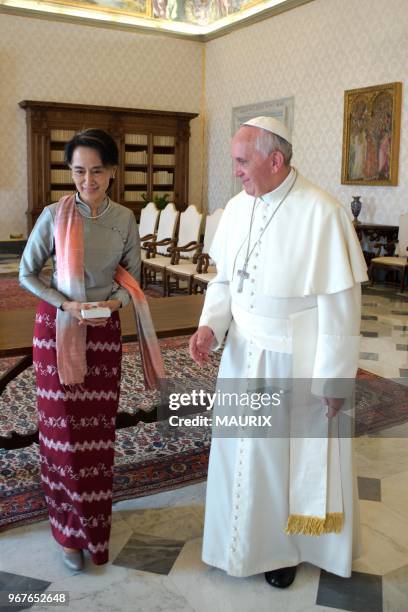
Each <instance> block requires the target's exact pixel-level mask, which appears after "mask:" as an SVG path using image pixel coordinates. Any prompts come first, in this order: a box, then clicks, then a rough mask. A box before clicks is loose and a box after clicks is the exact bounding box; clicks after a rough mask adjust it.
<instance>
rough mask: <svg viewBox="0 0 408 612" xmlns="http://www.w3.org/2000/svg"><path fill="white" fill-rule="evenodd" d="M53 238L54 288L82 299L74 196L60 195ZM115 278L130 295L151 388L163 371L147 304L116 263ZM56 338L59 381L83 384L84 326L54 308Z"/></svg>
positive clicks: (80, 232)
mask: <svg viewBox="0 0 408 612" xmlns="http://www.w3.org/2000/svg"><path fill="white" fill-rule="evenodd" d="M54 238H55V252H56V258H57V276H58V281H57V283H58V287H57V288H58V290H59V291H61V293H63V294H64V295H66V296H67V297H68V298H69V299H71V300H75V301H78V302H85V301H86V294H85V282H84V228H83V221H82V217H81V215H80V214H79V212H78V211H77V208H76V206H75V195H69V196H64V197H63V198H61V200H60V201H59V202H58V205H57V212H56V216H55V229H54ZM115 280H116V281H117V282H118V283H119V285H121V286H122V287H124V288H125V289H126V290H127V291H128V292H129V293H130V295H131V297H132V301H133V306H134V309H135V317H136V324H137V332H138V338H139V345H140V355H141V358H142V365H143V374H144V378H145V384H146V387H147V388H149V389H153V388H155V387H158V386H159V381H160V380H162V379H164V377H165V373H164V366H163V360H162V357H161V354H160V349H159V344H158V342H157V338H156V333H155V331H154V327H153V323H152V319H151V316H150V311H149V306H148V304H147V301H146V298H145V296H144V293H143V291H142V290H141V288H140V286H139V283H138V282H137V281H136V280H135V279H134V278H133V277H132V276H131V275H130V274H129V272H127V271H126V270H125V269H124V268H122V266H118V268H117V270H116V273H115ZM56 340H57V367H58V375H59V379H60V382H61V384H63V385H75V384H81V383H83V382H84V378H85V375H86V372H87V364H86V325H78V320H77V319H75V318H74V317H72V316H71V315H70V314H69V313H68V312H64V311H63V310H61V309H58V310H57V329H56Z"/></svg>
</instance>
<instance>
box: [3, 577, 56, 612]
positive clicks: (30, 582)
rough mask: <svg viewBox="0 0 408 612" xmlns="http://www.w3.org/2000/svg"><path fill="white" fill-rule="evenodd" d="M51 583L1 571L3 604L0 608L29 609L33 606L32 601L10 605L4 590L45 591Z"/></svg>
mask: <svg viewBox="0 0 408 612" xmlns="http://www.w3.org/2000/svg"><path fill="white" fill-rule="evenodd" d="M50 584H51V582H48V581H46V580H38V578H32V577H29V576H22V575H21V574H13V573H11V572H3V571H0V591H1V593H2V600H1V604H2V605H0V610H4V612H9V610H10V611H12V610H28V609H29V608H32V607H33V604H30V603H27V604H26V603H24V604H22V605H19V606H16V605H11V604H10V605H8V604H7V603H6V595H3V593H4V592H6V593H8V592H20V593H33V592H37V593H43V592H44V591H45V590H46V589H47V588H48V587H49V586H50ZM3 598H4V599H3Z"/></svg>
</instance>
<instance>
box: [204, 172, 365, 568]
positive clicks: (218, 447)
mask: <svg viewBox="0 0 408 612" xmlns="http://www.w3.org/2000/svg"><path fill="white" fill-rule="evenodd" d="M285 196H286V197H285ZM282 200H283V202H282ZM275 209H276V214H275V215H274V211H275ZM273 215H274V216H273ZM251 216H252V228H251V231H250V226H251ZM272 217H273V218H272ZM249 234H250V244H249V247H248V240H249ZM211 256H212V258H213V259H214V261H215V262H216V264H217V276H216V278H215V279H214V280H213V281H212V282H211V283H210V284H209V286H208V290H207V294H206V299H205V304H204V309H203V312H202V315H201V319H200V325H208V326H209V327H211V328H212V330H213V331H214V334H215V341H216V343H217V346H218V347H219V345H220V344H221V343H222V341H223V339H224V336H225V333H226V332H227V331H228V336H227V340H226V344H225V348H224V352H223V355H222V359H221V365H220V370H219V378H220V379H226V378H229V379H240V380H247V379H268V380H273V379H276V378H279V379H290V378H305V379H306V378H310V379H313V381H314V384H315V389H314V390H313V389H312V391H314V392H315V393H316V394H317V395H324V393H323V390H322V388H321V389H319V387H323V386H324V381H327V379H340V378H341V379H353V378H354V377H355V373H356V370H357V363H358V356H359V329H360V314H361V313H360V309H361V288H360V283H361V282H363V281H365V280H367V275H366V266H365V262H364V258H363V256H362V253H361V249H360V246H359V243H358V240H357V237H356V234H355V230H354V228H353V226H352V225H351V223H350V221H349V220H348V218H347V216H346V214H345V211H344V209H343V208H342V206H341V205H340V204H339V203H338V202H337V201H336V200H335V199H334V198H332V197H331V196H330V195H329V194H327V193H326V192H324V191H322V190H321V189H319V188H318V187H316V186H315V185H313V184H312V183H310V182H309V181H307V180H306V179H305V178H304V177H302V176H301V175H299V174H298V173H297V171H296V170H294V169H293V168H292V169H291V171H290V173H289V175H288V177H287V178H286V179H285V181H284V182H283V183H282V184H281V185H280V186H279V187H278V188H277V189H275V190H274V191H272V192H271V193H268V194H265V195H263V196H262V197H260V198H257V200H256V202H255V200H254V198H253V197H252V196H249V195H247V194H246V193H245V192H244V191H243V192H241V193H239V194H238V195H237V196H235V197H234V198H232V199H231V200H230V202H229V203H228V205H227V207H226V209H225V212H224V214H223V217H222V220H221V222H220V225H219V227H218V230H217V234H216V236H215V238H214V242H213V245H212V248H211ZM245 259H247V267H246V271H247V273H248V274H249V276H248V277H247V278H246V279H245V280H244V281H243V286H242V291H241V292H239V291H238V287H239V282H240V280H241V279H240V276H239V275H238V271H239V270H242V269H243V267H244V263H245ZM217 346H214V348H217ZM317 401H318V404H319V406H320V409H321V410H322V412H321V415H322V416H321V418H322V421H326V423H327V419H326V417H325V416H324V415H325V412H326V410H325V409H323V408H322V407H321V402H320V400H317ZM232 410H233V409H232ZM334 448H335V451H334V452H337V457H338V466H337V472H336V469H335V467H333V466H335V462H334V461H333V466H332V464H331V460H328V463H330V465H329V467H327V466H326V465H322V467H321V469H320V464H319V460H318V462H317V469H316V462H315V465H314V468H313V462H311V467H310V466H309V467H307V463H308V462H307V461H306V462H305V464H304V465H299V462H298V464H297V465H295V459H294V457H295V456H296V454H295V453H292V452H291V441H290V439H289V438H288V437H279V436H278V437H269V438H268V437H263V438H261V437H257V438H251V437H246V436H245V437H242V438H241V437H235V436H234V437H230V438H228V437H227V438H225V437H214V438H213V441H212V447H211V454H210V463H209V472H208V484H207V500H206V514H205V528H204V541H203V560H204V562H206V563H208V564H209V565H213V566H216V567H218V568H221V569H223V570H225V571H226V572H227V573H228V574H230V575H232V576H249V575H252V574H257V573H261V572H265V571H270V570H274V569H278V568H281V567H289V566H293V565H297V564H299V563H301V562H304V561H306V562H309V563H312V564H314V565H316V566H318V567H320V568H323V569H325V570H326V571H329V572H332V573H334V574H337V575H339V576H344V577H348V576H350V574H351V563H352V558H353V557H355V556H356V555H357V553H358V546H359V521H358V507H357V493H356V482H355V477H354V475H353V466H352V440H351V438H350V437H344V438H339V439H338V440H337V451H336V447H335V446H334ZM318 449H320V450H318V453H319V452H320V451H321V446H320V447H319V446H318ZM295 450H296V449H295ZM325 452H326V456H328V455H327V448H326V451H325ZM318 453H317V455H316V454H315V456H317V457H318V456H319V454H318ZM311 455H313V453H311ZM308 456H309V455H308V451H307V449H306V455H305V454H304V455H302V454H300V457H306V458H308ZM322 456H323V455H322ZM329 456H330V453H329ZM298 457H299V455H298ZM325 461H326V460H325V459H324V460H323V461H322V463H323V464H325ZM291 462H292V464H293V465H291ZM300 463H302V461H300ZM296 470H297V474H296ZM313 470H314V471H313ZM333 470H334V471H333ZM292 474H293V475H294V478H293V486H292V484H290V480H291V475H292ZM327 474H328V476H327ZM296 477H297V485H296ZM336 478H337V480H338V482H336ZM299 482H300V486H299ZM333 483H334V484H333ZM296 486H297V490H296ZM292 488H293V490H292ZM290 489H291V490H290ZM291 500H292V502H291ZM333 500H334V501H333ZM290 503H293V504H294V505H295V506H296V504H298V507H296V508H295V512H297V513H298V512H299V508H300V509H301V510H302V508H303V507H304V508H305V509H306V511H305V513H306V514H313V515H315V514H318V512H315V508H316V507H318V508H321V507H323V509H324V510H323V516H324V512H328V513H330V512H331V511H332V510H333V511H336V512H340V513H342V514H341V515H342V516H343V523H342V528H341V531H340V532H339V533H323V535H318V536H316V535H299V534H298V533H296V534H295V535H287V533H286V532H285V528H286V527H287V524H288V516H289V514H290V513H291V512H292V510H291V509H290ZM322 504H323V506H322ZM331 504H332V506H331Z"/></svg>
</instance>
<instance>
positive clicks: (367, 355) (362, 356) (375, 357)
mask: <svg viewBox="0 0 408 612" xmlns="http://www.w3.org/2000/svg"><path fill="white" fill-rule="evenodd" d="M360 359H367V360H368V361H378V353H360Z"/></svg>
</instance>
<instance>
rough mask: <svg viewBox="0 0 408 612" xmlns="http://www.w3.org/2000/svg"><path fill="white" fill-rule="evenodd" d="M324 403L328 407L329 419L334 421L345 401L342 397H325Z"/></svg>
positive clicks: (327, 414)
mask: <svg viewBox="0 0 408 612" xmlns="http://www.w3.org/2000/svg"><path fill="white" fill-rule="evenodd" d="M323 403H324V404H325V405H326V406H327V412H326V416H327V418H328V419H332V418H333V417H335V416H336V415H337V413H338V412H339V410H340V409H341V407H342V406H343V404H344V399H343V398H342V397H324V398H323Z"/></svg>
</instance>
